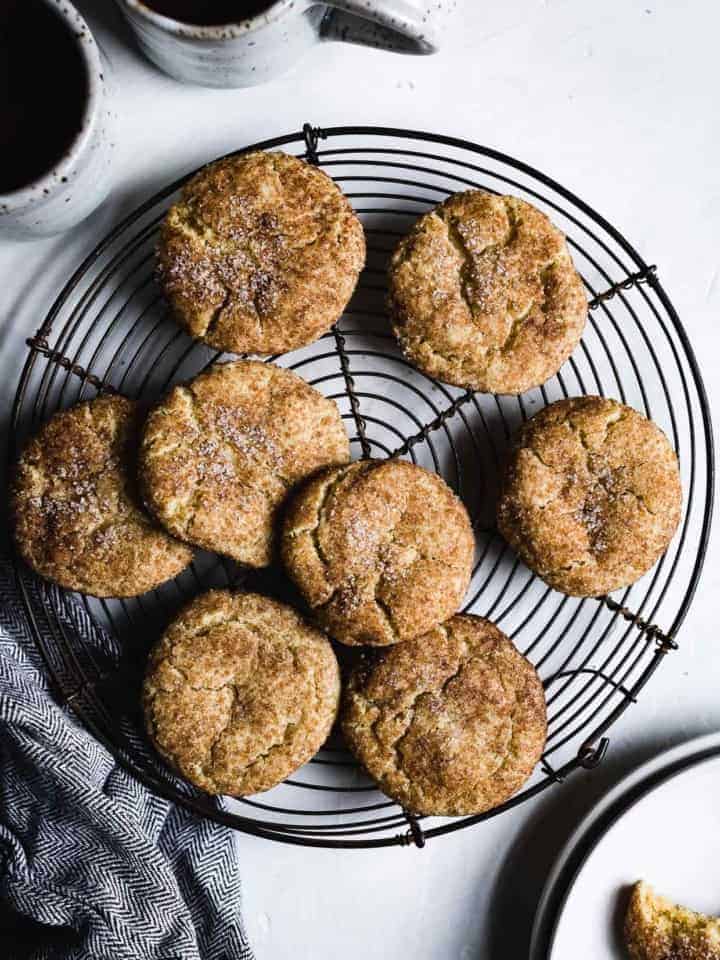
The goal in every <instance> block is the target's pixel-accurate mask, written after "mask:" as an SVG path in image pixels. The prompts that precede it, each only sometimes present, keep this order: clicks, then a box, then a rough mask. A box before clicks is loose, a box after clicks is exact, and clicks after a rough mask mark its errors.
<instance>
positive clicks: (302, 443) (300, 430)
mask: <svg viewBox="0 0 720 960" xmlns="http://www.w3.org/2000/svg"><path fill="white" fill-rule="evenodd" d="M349 458H350V446H349V443H348V438H347V434H346V433H345V428H344V426H343V423H342V418H341V416H340V412H339V410H338V408H337V406H336V405H335V403H334V402H333V401H332V400H328V399H326V398H325V397H324V396H323V395H322V394H321V393H318V391H317V390H314V389H313V388H312V387H311V386H309V385H308V384H307V383H305V381H304V380H302V379H301V378H300V377H298V376H297V374H294V373H292V372H291V371H290V370H284V369H283V368H282V367H277V366H275V365H274V364H272V363H263V362H262V361H260V360H237V361H235V362H234V363H224V364H218V365H217V366H215V367H212V368H211V369H210V371H208V372H207V373H203V374H201V375H200V376H198V377H196V378H195V379H194V380H192V381H191V382H190V383H188V384H185V385H180V386H177V387H174V388H173V389H172V390H171V391H170V393H169V394H168V395H167V397H165V399H163V400H162V401H161V402H160V403H159V404H158V405H157V406H156V407H155V409H154V410H152V411H151V413H150V415H149V416H148V419H147V422H146V425H145V430H144V432H143V437H142V444H141V449H140V479H141V485H142V492H143V496H144V498H145V502H146V503H147V505H148V507H149V508H150V510H152V512H153V513H154V514H155V516H156V517H157V518H158V520H159V521H160V522H161V523H162V524H163V526H164V527H166V529H167V530H169V531H170V533H172V534H174V535H175V536H176V537H178V538H180V539H181V540H186V541H187V542H188V543H194V544H197V546H200V547H204V548H205V549H206V550H213V551H216V552H217V553H222V554H225V555H226V556H229V557H232V558H233V559H235V560H237V561H238V562H239V563H244V564H247V565H249V566H253V567H263V566H267V565H268V564H269V563H270V562H271V560H272V555H273V547H274V539H275V522H276V519H277V512H278V508H279V507H280V505H281V503H282V502H283V500H284V499H285V498H286V496H287V494H288V491H289V490H290V489H291V488H292V487H293V485H294V484H296V483H297V482H298V481H299V480H302V479H304V478H305V477H308V476H310V474H312V473H315V471H317V470H319V469H320V468H321V467H326V466H328V465H330V464H340V463H346V462H347V461H348V460H349Z"/></svg>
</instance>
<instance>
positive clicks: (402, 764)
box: [342, 616, 546, 816]
mask: <svg viewBox="0 0 720 960" xmlns="http://www.w3.org/2000/svg"><path fill="white" fill-rule="evenodd" d="M342 729H343V732H344V734H345V738H346V740H347V742H348V744H349V746H350V748H351V749H352V751H353V752H354V753H355V754H356V756H357V757H358V759H359V760H360V761H361V763H362V764H363V765H364V766H365V768H366V769H367V771H368V773H369V774H370V775H371V776H372V777H373V779H375V780H376V781H377V783H378V785H379V786H380V788H381V789H382V790H383V791H384V792H385V793H387V794H388V796H390V797H392V798H393V800H396V801H397V802H398V803H400V804H402V806H403V807H405V808H406V809H408V810H410V811H412V812H414V813H420V814H429V815H436V816H459V815H468V814H474V813H482V812H483V811H484V810H489V809H490V808H492V807H495V806H497V805H498V804H500V803H503V802H504V801H505V800H507V799H508V798H509V797H510V796H512V794H513V793H515V792H516V791H517V790H518V789H519V788H520V787H521V786H522V784H523V783H524V782H525V781H526V780H527V778H528V777H529V776H530V774H531V773H532V771H533V769H534V767H535V764H536V763H537V762H538V760H539V759H540V756H541V754H542V751H543V747H544V744H545V736H546V720H545V696H544V693H543V688H542V684H541V683H540V680H539V678H538V676H537V674H536V672H535V669H534V667H533V666H532V664H531V663H529V662H528V661H527V660H526V659H525V658H524V657H523V656H522V655H521V654H520V653H519V652H518V651H517V649H516V648H515V646H514V645H513V644H512V643H511V641H510V640H509V639H508V638H507V637H506V636H505V634H504V633H502V632H501V631H500V630H498V628H497V627H496V626H494V624H492V623H490V622H489V621H488V620H483V619H482V618H481V617H475V616H455V617H452V619H450V620H448V621H447V622H446V623H444V624H442V625H441V626H439V627H436V628H435V629H434V630H432V631H431V632H430V633H428V634H427V635H426V636H424V637H420V638H419V639H417V640H412V641H410V642H409V643H401V644H398V646H396V647H393V648H392V649H391V650H389V651H387V652H386V653H383V654H382V655H381V656H380V658H379V660H378V661H377V662H375V663H370V664H368V665H365V666H361V667H360V668H359V669H358V670H357V671H356V672H355V673H354V674H353V675H352V676H351V679H350V682H349V684H348V687H347V688H346V691H345V699H344V705H343V710H342Z"/></svg>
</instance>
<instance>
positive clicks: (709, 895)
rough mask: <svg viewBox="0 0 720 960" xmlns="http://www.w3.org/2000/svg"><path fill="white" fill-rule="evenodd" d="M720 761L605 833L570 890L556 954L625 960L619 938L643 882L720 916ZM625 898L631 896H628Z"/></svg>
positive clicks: (683, 778)
mask: <svg viewBox="0 0 720 960" xmlns="http://www.w3.org/2000/svg"><path fill="white" fill-rule="evenodd" d="M718 863H720V756H713V757H710V758H707V759H704V760H700V761H698V762H697V763H696V764H694V765H692V766H690V767H688V768H686V769H684V770H681V771H680V772H678V773H676V774H674V775H671V776H670V778H669V779H667V780H665V781H664V782H662V783H660V784H659V785H657V786H655V787H652V788H651V789H650V790H649V791H648V792H647V793H645V794H644V795H643V796H641V797H640V798H639V799H637V800H636V801H635V802H633V803H631V804H630V806H629V807H627V808H626V809H625V811H624V812H623V813H621V814H620V816H619V817H618V818H617V819H616V820H615V821H614V822H613V823H612V825H611V826H610V827H609V828H608V829H607V830H606V831H605V832H604V833H603V834H602V835H601V837H600V839H599V840H598V841H597V842H596V844H595V846H594V847H593V848H592V850H591V852H590V853H589V855H588V856H587V858H586V859H585V861H584V863H583V865H582V867H581V868H580V870H579V872H578V874H577V876H576V877H575V880H574V882H573V883H572V885H571V886H570V889H569V892H568V895H567V897H566V900H565V904H564V906H563V908H562V910H561V912H560V915H559V918H558V922H557V925H556V928H555V936H554V938H553V943H552V948H551V951H550V957H551V958H552V960H576V958H577V956H578V945H579V944H582V956H583V960H625V958H626V956H627V954H626V953H624V951H623V949H622V945H621V940H620V937H619V930H620V929H621V926H622V913H623V909H624V906H625V904H626V901H627V892H628V890H629V888H630V886H631V885H632V884H633V883H635V882H636V881H637V880H639V879H641V878H643V879H646V880H648V881H649V882H650V883H651V884H652V885H653V886H654V887H656V889H657V890H658V891H659V892H661V893H663V894H665V895H667V896H668V897H670V898H671V899H674V900H676V901H677V902H679V903H682V904H684V905H686V906H689V907H692V908H693V909H696V910H701V911H703V912H707V913H718V912H720V877H719V876H718V869H717V864H718ZM623 895H624V896H623Z"/></svg>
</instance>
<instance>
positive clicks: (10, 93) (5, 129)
mask: <svg viewBox="0 0 720 960" xmlns="http://www.w3.org/2000/svg"><path fill="white" fill-rule="evenodd" d="M82 42H87V41H86V40H84V41H82ZM87 94H88V81H87V74H86V70H85V63H84V61H83V58H82V56H81V53H80V51H79V49H78V45H77V43H76V38H75V37H74V36H73V35H72V33H71V32H70V30H69V29H68V28H67V27H66V25H65V23H64V22H63V21H62V20H61V19H60V17H58V16H57V14H55V13H54V12H53V11H52V9H50V8H49V7H48V6H47V5H46V4H44V3H41V2H40V0H0V193H9V192H11V191H12V190H17V189H18V188H20V187H24V186H26V185H27V184H30V183H32V182H33V181H34V180H37V179H38V177H40V176H42V175H43V174H44V173H47V172H48V171H49V170H51V169H52V168H53V167H54V166H55V164H56V163H57V162H58V161H59V160H60V159H61V158H62V156H63V154H64V153H65V151H66V150H67V148H68V147H69V146H70V144H71V143H72V141H73V140H74V139H75V137H76V136H77V134H78V132H79V131H80V127H81V125H82V116H83V110H84V106H85V102H86V100H87Z"/></svg>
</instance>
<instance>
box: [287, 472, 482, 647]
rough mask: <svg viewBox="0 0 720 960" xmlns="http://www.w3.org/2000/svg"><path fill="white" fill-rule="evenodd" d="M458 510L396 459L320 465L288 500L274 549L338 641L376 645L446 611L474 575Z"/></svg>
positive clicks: (466, 528) (463, 516) (413, 633)
mask: <svg viewBox="0 0 720 960" xmlns="http://www.w3.org/2000/svg"><path fill="white" fill-rule="evenodd" d="M474 550H475V541H474V537H473V531H472V527H471V524H470V519H469V517H468V515H467V511H466V510H465V507H464V506H463V504H462V503H461V501H460V500H459V499H458V498H457V497H456V496H455V494H454V493H453V492H452V490H450V488H449V487H448V486H447V485H446V484H445V483H444V481H443V480H442V479H441V478H440V477H438V476H437V475H436V474H434V473H429V472H428V471H427V470H423V469H422V468H421V467H418V466H415V465H413V464H411V463H407V462H406V461H404V460H362V461H358V462H356V463H352V464H350V465H349V466H347V467H341V468H338V469H333V470H325V471H323V472H322V473H320V474H318V475H317V476H316V477H313V478H312V479H311V480H310V481H309V482H308V483H307V484H305V485H304V486H303V487H301V489H300V491H299V492H298V493H297V494H296V496H295V497H294V498H293V500H292V501H291V502H290V505H289V507H288V511H287V515H286V518H285V524H284V528H283V532H282V540H281V551H282V557H283V561H284V563H285V566H286V568H287V570H288V573H289V574H290V576H291V577H292V579H293V580H294V581H295V583H296V584H297V586H298V587H299V589H300V591H301V592H302V593H303V595H304V597H305V599H306V600H307V602H308V603H309V605H310V606H311V607H312V608H313V609H314V611H315V614H316V616H317V619H318V621H319V623H321V624H322V626H323V627H324V628H325V629H326V630H327V631H328V633H330V635H331V636H332V637H333V638H334V639H336V640H340V641H341V642H342V643H346V644H351V645H353V644H370V645H377V646H384V645H387V644H391V643H398V642H399V641H403V640H409V639H411V638H412V637H417V636H419V635H420V634H422V633H425V632H426V631H427V630H430V629H431V628H432V627H434V626H435V625H436V624H438V623H441V622H442V621H443V620H446V619H447V618H448V617H450V616H452V614H453V613H455V612H456V611H457V609H458V607H459V606H460V604H461V602H462V599H463V596H464V595H465V591H466V590H467V587H468V584H469V582H470V576H471V573H472V564H473V556H474Z"/></svg>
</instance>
